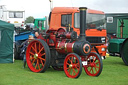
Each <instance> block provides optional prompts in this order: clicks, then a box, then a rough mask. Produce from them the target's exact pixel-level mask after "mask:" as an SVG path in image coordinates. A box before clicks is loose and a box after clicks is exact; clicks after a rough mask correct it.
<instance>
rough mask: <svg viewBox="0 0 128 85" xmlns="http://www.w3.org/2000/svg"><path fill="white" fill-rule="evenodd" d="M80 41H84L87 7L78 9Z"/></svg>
mask: <svg viewBox="0 0 128 85" xmlns="http://www.w3.org/2000/svg"><path fill="white" fill-rule="evenodd" d="M79 9H80V35H79V36H80V37H79V39H80V41H81V40H86V35H85V30H86V10H87V7H80V8H79Z"/></svg>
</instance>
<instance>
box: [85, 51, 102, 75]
mask: <svg viewBox="0 0 128 85" xmlns="http://www.w3.org/2000/svg"><path fill="white" fill-rule="evenodd" d="M86 61H87V63H88V64H87V65H85V66H84V69H85V72H86V74H87V75H89V76H99V75H100V73H101V71H102V67H103V63H102V60H101V58H100V56H99V55H98V54H96V53H90V54H89V55H88V56H87V58H86Z"/></svg>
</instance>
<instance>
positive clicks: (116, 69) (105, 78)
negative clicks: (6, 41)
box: [0, 57, 128, 85]
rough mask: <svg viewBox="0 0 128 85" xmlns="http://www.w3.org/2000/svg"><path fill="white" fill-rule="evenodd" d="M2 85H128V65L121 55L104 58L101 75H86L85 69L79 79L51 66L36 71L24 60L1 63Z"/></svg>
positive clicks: (0, 79) (0, 75)
mask: <svg viewBox="0 0 128 85" xmlns="http://www.w3.org/2000/svg"><path fill="white" fill-rule="evenodd" d="M0 85H128V66H126V65H125V64H124V63H123V61H122V59H121V58H119V57H108V58H107V59H105V60H103V71H102V73H101V75H100V76H99V77H91V76H88V75H86V73H85V72H84V69H83V71H82V74H81V76H80V77H79V78H77V79H71V78H68V77H66V75H65V73H64V71H55V70H53V69H52V68H49V69H48V70H47V71H46V72H45V73H34V72H31V71H30V70H29V69H28V68H25V69H24V68H23V62H22V61H20V60H16V61H15V63H13V64H0Z"/></svg>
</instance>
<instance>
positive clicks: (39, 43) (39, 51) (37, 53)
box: [26, 40, 50, 72]
mask: <svg viewBox="0 0 128 85" xmlns="http://www.w3.org/2000/svg"><path fill="white" fill-rule="evenodd" d="M26 61H27V64H28V67H29V69H30V70H31V71H33V72H44V71H45V70H46V69H47V68H48V67H49V64H50V50H49V47H48V45H47V43H46V42H45V41H43V40H33V41H32V42H30V44H29V45H28V48H27V51H26Z"/></svg>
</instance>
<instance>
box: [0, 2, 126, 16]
mask: <svg viewBox="0 0 128 85" xmlns="http://www.w3.org/2000/svg"><path fill="white" fill-rule="evenodd" d="M0 5H10V6H12V7H19V6H20V7H22V8H24V10H25V16H26V17H28V16H33V17H34V18H42V17H44V16H48V14H49V12H50V3H49V0H0ZM83 6H84V7H88V8H90V9H95V10H101V11H104V12H105V13H128V0H53V7H83Z"/></svg>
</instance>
